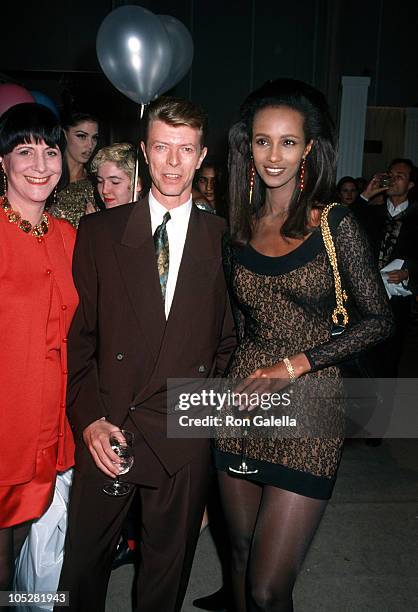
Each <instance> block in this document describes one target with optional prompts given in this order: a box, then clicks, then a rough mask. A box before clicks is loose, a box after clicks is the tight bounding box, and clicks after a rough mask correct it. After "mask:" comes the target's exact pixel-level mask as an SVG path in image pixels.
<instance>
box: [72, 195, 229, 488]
mask: <svg viewBox="0 0 418 612" xmlns="http://www.w3.org/2000/svg"><path fill="white" fill-rule="evenodd" d="M225 231H226V223H225V221H224V220H223V219H221V218H219V217H216V216H215V215H212V214H209V213H207V212H204V211H201V210H199V209H198V208H197V207H195V206H193V208H192V211H191V215H190V221H189V226H188V231H187V236H186V242H185V245H184V251H183V258H182V261H181V266H180V270H179V274H178V278H177V284H176V291H175V294H174V298H173V303H172V305H171V310H170V315H169V318H168V320H167V321H166V319H165V315H164V305H163V300H162V296H161V289H160V284H159V278H158V272H157V264H156V258H155V250H154V243H153V239H152V232H151V219H150V211H149V206H148V200H147V199H144V200H142V201H141V202H138V203H136V204H127V205H125V206H120V207H118V208H114V209H110V210H108V211H105V212H100V213H98V214H96V215H88V216H87V217H83V218H82V220H81V223H80V227H79V231H78V236H77V244H76V249H75V253H74V279H75V283H76V287H77V290H78V293H79V296H80V305H79V308H78V310H77V313H76V315H75V317H74V321H73V325H72V327H71V331H70V335H69V371H70V379H69V386H68V415H69V419H70V422H71V424H72V426H73V428H74V432H75V434H76V438H78V439H79V441H80V443H79V444H77V453H76V467H79V468H83V466H84V468H85V469H87V470H89V471H91V470H93V471H95V472H96V473H97V468H96V467H95V465H94V463H93V461H92V459H91V457H90V453H89V452H88V450H87V448H86V447H85V445H84V443H83V441H82V439H81V437H82V432H83V430H84V428H85V427H87V425H89V424H90V423H91V422H93V421H95V420H96V419H99V418H101V417H103V416H107V418H108V419H109V421H110V422H112V423H114V424H115V425H118V426H121V425H122V424H125V426H126V429H130V428H134V430H135V431H137V435H136V445H135V464H134V467H133V468H132V470H131V471H130V473H129V479H130V480H131V481H133V482H138V483H141V484H149V485H153V484H157V482H158V474H161V469H164V470H165V472H166V473H169V474H173V473H175V472H176V471H177V470H178V469H180V468H181V467H182V466H183V465H185V464H186V463H188V462H190V461H192V460H197V459H198V456H199V452H201V451H202V449H203V446H205V447H206V448H207V444H208V441H207V440H192V439H168V438H167V433H166V419H167V414H166V393H165V387H166V381H167V378H207V377H211V376H216V375H220V374H221V373H222V372H223V370H224V369H225V367H226V365H227V363H228V361H229V358H230V356H231V353H232V351H233V350H234V348H235V344H236V339H235V331H234V325H233V319H232V314H231V308H230V304H229V299H228V295H227V289H226V283H225V277H224V273H223V267H222V255H221V241H222V235H223V233H224V232H225ZM131 419H132V420H133V422H132V420H131ZM205 456H207V454H206V455H205Z"/></svg>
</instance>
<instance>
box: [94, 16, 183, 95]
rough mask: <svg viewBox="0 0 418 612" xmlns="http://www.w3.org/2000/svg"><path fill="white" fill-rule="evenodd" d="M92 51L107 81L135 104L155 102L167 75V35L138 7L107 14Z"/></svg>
mask: <svg viewBox="0 0 418 612" xmlns="http://www.w3.org/2000/svg"><path fill="white" fill-rule="evenodd" d="M96 51H97V57H98V59H99V62H100V66H101V67H102V70H103V72H104V73H105V75H106V76H107V78H108V79H109V81H110V82H111V83H112V84H113V85H114V86H115V87H116V89H119V91H120V92H122V93H123V94H125V96H127V97H128V98H130V99H131V100H133V101H134V102H137V103H138V104H148V102H150V101H151V100H153V99H154V98H156V97H157V95H158V93H159V91H160V90H161V86H162V85H163V83H164V82H165V81H166V80H167V78H168V75H169V74H170V69H171V63H172V45H171V43H170V40H169V37H168V34H167V31H166V29H165V27H164V25H163V24H162V23H161V20H160V19H159V18H158V17H157V16H156V15H154V13H151V11H148V10H147V9H144V8H143V7H142V6H122V7H120V8H117V9H115V10H114V11H112V12H111V13H109V15H107V17H105V19H104V20H103V22H102V24H101V26H100V28H99V31H98V33H97V40H96Z"/></svg>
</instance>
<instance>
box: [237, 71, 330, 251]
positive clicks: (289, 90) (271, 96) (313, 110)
mask: <svg viewBox="0 0 418 612" xmlns="http://www.w3.org/2000/svg"><path fill="white" fill-rule="evenodd" d="M280 106H284V107H288V108H291V109H293V110H295V111H297V112H299V113H300V114H301V115H302V116H303V120H304V121H303V130H304V134H305V142H306V143H308V142H309V141H310V140H313V146H312V149H311V151H310V152H309V154H308V155H307V156H306V165H305V188H304V190H303V192H302V191H301V190H300V189H299V186H298V185H296V187H295V190H294V193H293V196H292V198H291V201H290V204H289V215H288V217H287V219H286V221H285V223H284V224H283V226H282V228H281V232H282V234H283V235H284V236H288V237H293V238H299V237H302V236H304V235H306V234H307V233H308V232H309V231H310V229H309V226H310V211H311V208H312V207H313V206H323V205H324V204H325V203H327V202H328V201H329V200H330V199H331V198H332V193H333V190H334V185H335V169H336V144H335V133H334V124H333V121H332V119H331V116H330V113H329V110H328V105H327V103H326V100H325V97H324V96H323V94H322V93H321V92H320V91H318V90H317V89H315V88H314V87H312V86H310V85H308V84H307V83H303V82H302V81H296V80H294V79H284V78H283V79H276V80H275V81H268V82H267V83H265V84H264V85H263V86H262V87H260V88H259V89H257V90H256V91H254V92H253V93H251V94H250V95H249V96H248V98H247V99H246V100H245V102H244V104H243V105H242V107H241V117H240V120H239V121H238V122H237V123H236V124H235V125H233V127H232V128H231V130H230V132H229V173H230V181H229V185H230V190H229V191H230V193H229V196H230V223H231V234H232V239H233V241H234V242H236V243H237V244H245V243H247V242H248V241H249V240H250V239H251V235H252V229H251V228H252V221H253V215H255V217H256V218H259V217H260V215H261V209H262V207H263V205H264V201H265V193H266V190H265V186H264V184H263V182H262V181H261V179H260V178H259V176H258V175H257V173H256V176H255V184H254V191H253V197H252V205H251V207H250V206H249V205H248V204H247V203H248V189H249V166H250V160H251V138H252V126H253V120H254V116H255V114H256V113H257V112H258V111H259V110H261V109H263V108H267V107H280Z"/></svg>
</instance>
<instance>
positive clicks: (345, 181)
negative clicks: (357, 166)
mask: <svg viewBox="0 0 418 612" xmlns="http://www.w3.org/2000/svg"><path fill="white" fill-rule="evenodd" d="M336 191H337V197H338V201H339V202H341V204H345V205H346V206H352V205H353V204H354V203H355V201H356V200H357V198H358V195H359V191H358V189H357V183H356V180H355V179H353V177H352V176H343V177H342V178H340V180H339V181H338V183H337V189H336Z"/></svg>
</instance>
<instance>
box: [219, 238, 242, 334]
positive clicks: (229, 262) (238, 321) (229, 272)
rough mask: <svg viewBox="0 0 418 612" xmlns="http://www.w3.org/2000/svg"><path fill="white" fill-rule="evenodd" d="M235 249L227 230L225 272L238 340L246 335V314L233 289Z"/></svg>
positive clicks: (224, 252) (223, 251)
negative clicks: (239, 304)
mask: <svg viewBox="0 0 418 612" xmlns="http://www.w3.org/2000/svg"><path fill="white" fill-rule="evenodd" d="M233 258H234V255H233V249H232V245H231V238H230V235H229V234H228V233H227V232H225V234H224V235H223V238H222V261H223V267H224V272H225V279H226V286H227V287H228V294H229V300H230V302H231V309H232V315H233V317H234V323H235V329H236V333H237V339H238V342H241V340H242V338H243V336H244V315H243V314H242V312H241V310H240V308H239V306H238V302H237V300H236V298H235V295H234V291H233V283H232V277H233Z"/></svg>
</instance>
